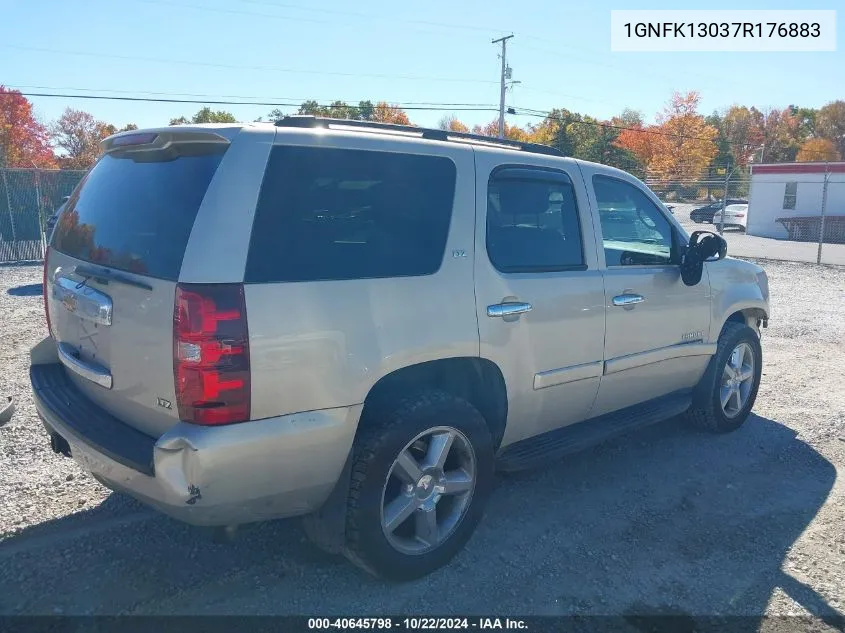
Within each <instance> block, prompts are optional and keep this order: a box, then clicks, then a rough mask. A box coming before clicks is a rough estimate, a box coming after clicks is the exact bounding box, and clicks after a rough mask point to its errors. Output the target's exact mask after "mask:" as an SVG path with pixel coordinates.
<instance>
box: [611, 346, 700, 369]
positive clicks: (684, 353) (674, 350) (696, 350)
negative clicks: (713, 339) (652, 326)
mask: <svg viewBox="0 0 845 633" xmlns="http://www.w3.org/2000/svg"><path fill="white" fill-rule="evenodd" d="M715 353H716V343H679V344H678V345H669V346H667V347H660V348H658V349H652V350H648V351H647V352H637V353H636V354H629V355H627V356H620V357H619V358H613V359H611V360H608V361H605V363H604V374H605V375H607V374H615V373H617V372H620V371H625V370H627V369H634V368H635V367H642V366H643V365H651V364H652V363H659V362H662V361H664V360H670V359H672V358H687V357H690V356H712V355H713V354H715Z"/></svg>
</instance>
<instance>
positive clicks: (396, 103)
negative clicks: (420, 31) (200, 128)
mask: <svg viewBox="0 0 845 633" xmlns="http://www.w3.org/2000/svg"><path fill="white" fill-rule="evenodd" d="M7 88H13V89H15V90H48V91H50V92H59V91H63V90H72V91H74V92H108V93H117V94H131V95H139V94H140V95H154V96H163V97H203V98H207V99H259V100H261V101H295V102H298V103H299V104H301V103H303V102H305V101H311V100H313V96H312V97H253V96H245V95H211V94H202V93H195V92H153V91H149V90H114V89H111V88H78V87H75V86H31V85H21V84H16V85H14V86H12V85H7ZM325 101H341V102H343V103H346V104H347V105H349V106H350V107H353V106H355V104H356V103H360V102H361V101H371V100H370V99H326V100H325ZM197 103H199V102H197ZM203 103H205V101H203ZM256 105H262V104H261V103H257V104H256ZM390 105H394V106H402V107H405V106H455V107H457V106H465V107H484V108H495V107H496V105H495V104H493V103H441V102H439V101H391V102H390Z"/></svg>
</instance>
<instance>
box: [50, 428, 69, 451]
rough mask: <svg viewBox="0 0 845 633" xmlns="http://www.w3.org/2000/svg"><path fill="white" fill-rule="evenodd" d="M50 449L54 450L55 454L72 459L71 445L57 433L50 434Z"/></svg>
mask: <svg viewBox="0 0 845 633" xmlns="http://www.w3.org/2000/svg"><path fill="white" fill-rule="evenodd" d="M50 448H52V449H53V452H54V453H58V454H59V455H64V456H65V457H70V444H68V443H67V440H66V439H65V438H63V437H62V436H61V435H58V434H57V433H51V434H50Z"/></svg>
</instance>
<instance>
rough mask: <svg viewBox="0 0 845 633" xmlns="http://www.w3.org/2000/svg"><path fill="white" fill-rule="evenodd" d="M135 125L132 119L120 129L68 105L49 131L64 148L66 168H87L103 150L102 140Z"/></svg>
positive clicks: (55, 143)
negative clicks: (101, 149)
mask: <svg viewBox="0 0 845 633" xmlns="http://www.w3.org/2000/svg"><path fill="white" fill-rule="evenodd" d="M134 129H137V126H136V125H134V124H132V123H130V124H129V125H127V126H126V127H124V128H122V129H120V130H118V129H117V127H115V126H114V125H112V124H111V123H105V122H103V121H98V120H97V119H95V118H94V117H93V116H92V115H91V114H89V113H88V112H83V111H82V110H73V109H72V108H66V109H65V111H64V113H63V114H62V116H61V117H59V120H58V121H56V122H55V123H54V124H53V125H52V127H51V130H50V135H51V137H52V139H53V144H54V145H55V146H56V147H58V148H59V149H61V150H63V151H64V155H63V156H61V157H59V159H58V161H59V163H60V165H61V166H62V167H63V168H65V169H88V168H89V167H91V165H93V164H94V162H95V161H96V160H97V157H98V156H99V154H100V141H102V140H103V139H104V138H106V137H107V136H111V135H112V134H115V133H116V132H119V131H120V132H122V131H124V130H134Z"/></svg>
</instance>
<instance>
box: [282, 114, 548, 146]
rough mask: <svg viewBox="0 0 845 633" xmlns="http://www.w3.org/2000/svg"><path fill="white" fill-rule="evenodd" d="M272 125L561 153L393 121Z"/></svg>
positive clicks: (303, 117) (295, 119)
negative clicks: (362, 131)
mask: <svg viewBox="0 0 845 633" xmlns="http://www.w3.org/2000/svg"><path fill="white" fill-rule="evenodd" d="M276 126H277V127H301V128H329V127H332V126H335V127H344V128H364V129H369V130H374V131H379V132H388V133H389V132H397V133H403V134H413V135H414V136H419V137H420V138H425V139H430V140H433V141H452V142H459V143H461V142H463V143H469V144H474V145H487V146H490V147H504V148H507V149H516V150H521V151H523V152H531V153H533V154H546V155H549V156H563V155H564V154H563V152H561V151H560V150H559V149H557V148H556V147H550V146H548V145H540V144H539V143H521V142H520V141H512V140H510V139H502V138H491V137H489V136H481V135H480V134H469V133H467V132H452V131H450V130H437V129H433V128H426V127H415V126H413V125H397V124H395V123H379V122H376V121H356V120H353V119H332V118H326V117H318V116H314V115H313V114H293V115H288V116H285V117H283V118H281V119H279V120H278V121H276Z"/></svg>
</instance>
